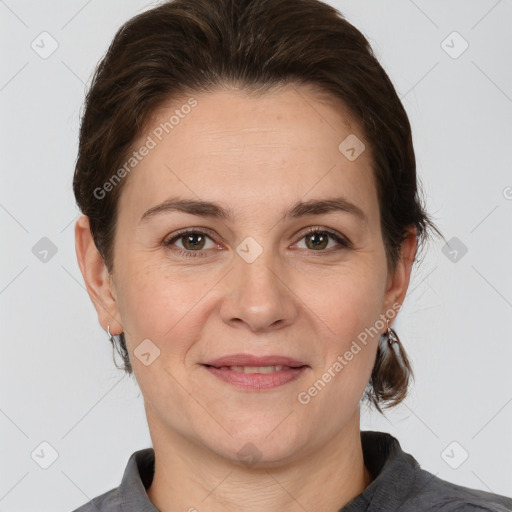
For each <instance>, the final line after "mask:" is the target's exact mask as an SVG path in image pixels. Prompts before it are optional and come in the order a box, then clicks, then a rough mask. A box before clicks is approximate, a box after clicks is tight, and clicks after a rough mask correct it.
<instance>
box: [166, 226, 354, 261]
mask: <svg viewBox="0 0 512 512" xmlns="http://www.w3.org/2000/svg"><path fill="white" fill-rule="evenodd" d="M312 233H322V234H327V235H329V237H331V238H332V239H333V240H335V241H336V242H338V243H339V244H340V245H341V246H342V248H343V249H351V248H352V243H351V242H350V241H349V240H348V239H347V238H345V237H344V236H342V235H340V234H339V233H337V232H336V231H333V230H331V229H327V228H311V229H309V230H308V231H306V232H305V233H303V234H302V236H301V238H300V239H299V241H300V240H302V239H303V238H305V237H306V236H308V235H310V234H312ZM197 234H199V235H206V236H208V238H210V239H211V240H212V241H213V238H212V236H211V235H210V234H209V233H208V232H206V231H200V230H191V229H185V230H183V231H179V232H178V233H176V234H175V235H174V236H173V237H172V238H170V239H169V240H166V241H164V242H163V245H164V246H165V247H168V246H171V245H172V244H173V243H174V242H176V241H177V240H179V239H180V238H183V237H184V236H186V235H197ZM306 250H307V249H306ZM338 250H341V249H335V251H338ZM173 251H175V252H177V253H178V254H179V255H181V256H185V257H187V258H205V257H207V255H206V254H204V253H205V251H204V250H197V251H187V250H184V249H180V248H178V249H173ZM308 252H312V253H314V252H319V253H327V254H331V253H332V252H333V250H332V248H331V250H319V251H313V250H311V251H308ZM319 256H321V254H319Z"/></svg>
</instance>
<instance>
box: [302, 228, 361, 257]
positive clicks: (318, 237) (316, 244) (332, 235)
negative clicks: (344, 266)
mask: <svg viewBox="0 0 512 512" xmlns="http://www.w3.org/2000/svg"><path fill="white" fill-rule="evenodd" d="M329 239H331V240H335V241H336V242H337V243H338V245H341V246H342V247H343V248H346V249H349V248H351V247H352V244H351V243H350V241H349V240H348V239H347V238H345V237H344V236H343V235H341V234H340V233H338V232H336V231H332V230H330V229H326V228H312V229H310V230H308V231H307V232H306V233H304V234H303V235H302V238H301V240H306V244H305V245H306V249H311V250H313V251H317V252H331V251H325V250H324V249H326V248H330V249H332V246H331V247H328V246H329ZM334 247H336V245H334ZM301 248H302V247H301Z"/></svg>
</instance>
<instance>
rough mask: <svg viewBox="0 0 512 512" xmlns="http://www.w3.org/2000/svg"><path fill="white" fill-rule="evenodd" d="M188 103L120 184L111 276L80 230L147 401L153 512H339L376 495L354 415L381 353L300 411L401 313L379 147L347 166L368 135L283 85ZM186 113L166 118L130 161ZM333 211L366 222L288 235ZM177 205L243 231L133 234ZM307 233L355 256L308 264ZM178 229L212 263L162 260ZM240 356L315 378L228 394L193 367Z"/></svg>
mask: <svg viewBox="0 0 512 512" xmlns="http://www.w3.org/2000/svg"><path fill="white" fill-rule="evenodd" d="M194 98H196V100H197V102H198V105H197V106H196V107H195V108H194V109H193V110H192V112H191V113H190V114H189V115H188V116H186V117H185V118H184V119H182V120H180V123H179V125H177V126H175V128H174V129H173V130H172V131H171V132H170V133H169V134H168V135H167V136H166V137H165V138H164V139H163V140H162V141H161V142H159V144H158V145H157V147H156V148H154V149H152V150H151V151H150V152H149V154H148V155H147V156H146V157H145V158H144V159H143V160H142V161H141V162H140V163H139V164H138V165H137V167H136V168H135V169H134V170H133V171H132V172H131V174H130V175H128V176H127V177H125V178H124V179H127V180H128V181H127V183H125V185H126V188H125V189H124V190H123V193H122V195H121V197H120V204H119V207H120V209H119V212H120V214H119V221H118V226H117V231H116V238H115V246H114V247H115V256H114V272H113V276H110V275H109V274H108V272H107V269H106V267H105V265H104V262H103V260H102V258H101V256H100V255H99V253H98V251H97V249H96V247H95V245H94V242H93V240H92V237H91V234H90V230H89V224H88V220H87V217H85V216H82V217H80V218H79V220H78V221H77V223H76V227H75V235H76V251H77V258H78V262H79V266H80V269H81V271H82V274H83V277H84V281H85V283H86V286H87V290H88V293H89V295H90V297H91V300H92V302H93V303H94V305H95V308H96V310H97V313H98V319H99V322H100V323H101V325H102V327H103V328H104V329H105V330H106V329H107V325H110V332H111V333H112V334H119V333H121V332H124V333H125V337H126V341H127V345H128V349H129V352H130V357H131V361H132V365H133V368H134V373H135V377H136V379H137V382H138V384H139V386H140V388H141V391H142V394H143V397H144V404H145V410H146V414H147V420H148V426H149V430H150V434H151V438H152V441H153V447H154V449H155V458H156V466H155V476H154V479H153V482H152V485H151V487H150V488H149V489H148V490H147V492H148V496H149V498H150V499H151V501H152V502H153V503H154V504H155V506H156V507H157V508H158V509H159V510H161V511H162V512H174V511H178V510H179V511H184V510H189V509H192V507H194V508H195V509H196V510H199V511H200V510H208V511H210V512H216V511H235V510H236V511H239V510H240V509H241V508H243V510H245V511H249V512H250V511H256V510H258V511H260V510H266V511H269V512H272V511H282V510H288V511H292V512H294V511H297V512H298V511H301V512H303V511H304V510H309V511H311V510H315V511H317V512H335V511H337V510H339V509H340V508H341V507H342V506H344V505H345V504H346V503H348V502H349V501H350V500H352V499H353V498H354V497H355V496H357V495H358V494H360V493H361V492H362V491H363V490H364V489H365V487H366V486H367V485H368V484H369V483H370V482H371V479H372V477H371V475H370V473H369V472H368V470H367V469H366V467H365V466H364V463H363V454H362V448H361V442H360V427H359V420H360V410H359V402H360V399H361V396H362V395H363V392H364V389H365V386H366V384H367V382H368V380H369V378H370V374H371V370H372V368H373V364H374V361H375V356H376V350H377V346H378V336H375V337H374V338H373V339H371V338H370V340H369V342H368V344H367V345H366V346H363V348H362V350H361V351H360V352H359V353H358V354H357V355H355V356H354V358H353V359H352V361H350V362H349V364H347V365H346V366H345V367H344V368H343V370H342V371H341V372H339V373H338V374H337V375H336V377H335V378H333V379H332V380H331V381H330V382H329V383H328V384H327V385H326V386H325V387H324V388H323V389H322V391H321V392H319V393H318V394H317V396H315V397H313V398H312V399H311V401H310V402H309V403H308V404H307V405H303V404H301V403H300V402H299V401H298V399H297V396H298V394H299V393H300V392H301V391H305V390H307V389H308V388H309V387H310V386H311V385H312V384H313V383H314V382H315V381H316V380H317V379H319V378H320V377H321V376H322V374H323V373H324V372H325V371H326V370H327V368H329V367H330V366H332V364H333V363H334V362H335V361H336V360H337V357H338V356H339V355H342V354H344V353H345V352H346V350H348V349H349V347H350V345H351V343H352V341H353V340H355V339H356V338H357V336H358V334H359V333H361V332H362V331H364V329H365V328H369V327H370V326H373V325H375V323H376V321H377V320H378V319H379V318H381V316H380V315H384V314H385V313H386V312H389V310H390V308H392V306H393V304H396V303H398V304H401V303H402V301H403V299H404V297H405V294H406V291H407V287H408V284H409V278H410V272H411V266H412V263H413V260H414V257H415V253H416V246H417V239H416V235H415V231H414V230H413V229H411V230H410V231H409V236H408V237H407V239H406V240H405V241H404V243H403V245H402V258H401V260H400V261H399V263H398V265H397V267H396V270H395V271H394V272H393V273H391V272H390V271H389V270H388V266H387V260H386V254H385V250H384V243H383V239H382V233H381V229H380V212H379V208H378V201H377V190H376V187H375V181H374V176H373V171H372V167H371V166H372V155H371V150H370V147H369V144H366V150H365V151H364V152H363V153H362V154H361V155H360V156H359V157H358V158H357V159H356V160H354V161H349V160H348V159H347V158H346V157H345V156H344V155H343V154H342V153H341V152H340V151H339V150H338V146H339V144H340V143H341V142H342V141H343V140H344V139H345V138H346V137H347V136H348V135H350V134H355V135H356V136H357V137H358V138H359V139H361V140H363V141H364V136H363V133H362V131H361V130H360V127H359V126H358V124H357V123H356V122H354V121H353V120H351V119H350V117H349V116H348V115H347V113H346V112H345V110H344V109H342V108H341V107H340V108H336V107H335V106H334V104H333V103H329V102H326V101H322V100H321V99H320V98H319V97H318V96H317V95H315V94H314V91H313V90H310V89H309V88H308V87H306V86H304V85H301V86H287V87H286V88H283V89H282V90H279V91H273V92H270V93H266V94H265V95H264V96H259V97H254V96H249V95H247V94H246V93H244V92H242V91H234V90H230V91H228V90H222V91H221V90H219V91H217V92H213V93H204V94H200V95H199V94H198V95H194ZM185 101H186V99H185V100H184V101H183V103H179V102H175V103H173V104H172V106H169V105H167V106H165V107H164V108H162V109H160V110H159V111H158V112H156V113H155V115H154V116H153V118H152V122H151V124H150V126H149V128H148V129H147V131H146V133H144V134H143V135H142V136H141V138H140V141H138V142H137V143H136V144H134V147H140V144H142V143H143V141H144V140H146V136H147V135H148V134H150V133H151V131H150V130H151V129H152V128H154V126H157V125H158V123H159V122H162V121H165V120H167V119H169V117H170V116H171V115H172V113H173V112H174V110H175V109H176V108H179V107H180V105H182V104H184V103H185ZM138 144H139V145H138ZM339 195H343V197H344V198H346V199H347V200H348V201H350V202H352V203H354V204H356V205H357V206H358V207H359V208H361V209H362V210H363V211H364V213H365V215H366V216H367V219H368V222H367V223H366V224H365V223H364V222H362V221H360V220H358V219H357V217H356V216H355V215H353V214H350V213H346V212H331V213H324V214H321V215H307V216H304V217H301V218H298V219H286V220H283V213H284V211H285V210H286V209H288V208H289V207H290V206H291V205H292V204H293V203H295V202H296V201H298V200H303V201H305V200H310V199H325V198H330V197H333V196H339ZM171 196H179V197H180V198H187V199H201V200H207V201H215V202H217V203H219V204H221V205H223V206H225V207H228V208H232V210H233V212H234V217H233V219H232V220H230V221H225V220H220V219H216V218H209V217H199V216H196V215H192V214H189V213H183V212H167V213H165V214H162V215H160V216H155V217H154V218H151V220H148V221H147V222H142V223H140V222H139V221H140V218H141V216H142V214H143V213H144V212H145V211H146V210H148V209H149V208H151V207H153V206H155V205H157V204H159V203H161V202H163V201H164V200H166V199H167V198H169V197H171ZM310 227H319V228H330V229H332V230H335V231H336V232H338V233H339V234H341V235H343V236H345V237H347V238H348V239H349V240H350V241H351V243H352V247H351V248H346V247H343V246H342V245H340V244H338V242H336V241H335V240H334V239H331V238H329V239H328V245H327V242H325V243H324V244H320V245H321V247H320V249H315V247H314V245H313V244H312V243H311V242H312V241H314V240H312V236H311V235H309V236H305V234H304V232H305V231H306V229H307V228H310ZM183 228H195V229H198V230H200V228H208V229H209V230H210V233H208V232H207V233H206V235H208V237H209V238H206V240H205V242H203V245H202V246H201V244H199V245H200V247H202V248H200V249H199V250H200V251H202V253H203V256H205V257H203V258H201V257H196V258H193V257H185V256H182V255H179V254H178V252H177V250H179V249H181V250H187V249H188V251H189V252H193V251H194V250H195V251H196V253H197V251H198V249H194V248H193V247H194V246H191V244H188V245H187V239H186V237H182V238H181V239H178V240H177V241H175V242H174V245H173V246H168V247H166V246H164V242H165V241H166V240H169V239H170V238H171V237H172V236H171V235H173V233H175V232H176V231H178V230H179V229H183ZM248 236H251V237H253V238H254V239H255V240H256V241H257V242H258V243H259V245H260V246H261V247H262V248H263V252H262V254H261V255H260V256H259V257H257V258H256V259H255V260H254V261H253V262H252V263H248V262H247V261H245V260H244V259H243V258H241V257H240V256H239V255H238V254H237V252H236V248H237V246H238V245H239V244H240V243H241V242H242V241H243V240H244V239H245V238H246V237H248ZM313 237H314V235H313ZM308 241H309V244H308ZM196 243H197V242H196ZM191 247H192V248H191ZM322 251H323V252H322ZM391 323H392V322H390V325H391ZM385 330H386V326H384V327H383V328H382V329H380V332H384V331H385ZM147 338H149V339H150V340H151V341H152V343H154V344H155V345H156V346H157V347H158V348H159V350H160V355H159V357H157V358H156V359H155V360H154V361H153V362H152V363H151V364H150V365H149V366H145V365H144V364H143V363H142V362H141V361H140V360H139V359H138V358H137V357H134V355H133V351H134V350H135V349H136V348H137V346H138V345H139V344H140V343H141V341H142V340H144V339H147ZM238 352H245V353H252V354H257V355H266V354H281V355H286V356H291V357H295V358H297V359H299V360H301V361H303V362H305V363H307V364H308V365H309V366H310V368H309V369H308V370H307V371H306V372H305V373H304V374H303V375H302V376H301V377H300V378H299V379H298V380H295V381H293V382H291V383H288V384H285V385H283V386H280V387H277V388H274V389H271V390H266V391H259V392H258V391H243V390H239V389H237V388H235V387H233V386H231V385H230V384H227V383H224V382H222V381H220V380H219V379H217V378H216V377H214V376H212V375H211V374H210V373H209V372H208V371H207V370H205V368H204V367H203V366H201V364H200V363H203V362H206V361H208V360H212V359H215V358H218V357H221V356H224V355H228V354H233V353H238ZM249 442H250V443H252V444H253V445H254V446H255V447H257V450H258V452H259V454H260V456H261V458H260V459H259V461H258V462H257V463H256V464H254V465H252V466H250V467H249V466H248V465H246V464H244V463H242V462H240V460H239V459H238V456H237V453H238V451H239V450H240V449H241V448H242V447H244V445H246V443H249ZM192 510H193V509H192Z"/></svg>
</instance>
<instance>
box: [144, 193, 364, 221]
mask: <svg viewBox="0 0 512 512" xmlns="http://www.w3.org/2000/svg"><path fill="white" fill-rule="evenodd" d="M168 212H183V213H189V214H191V215H198V216H200V217H213V218H218V219H221V220H224V221H230V220H232V219H233V218H234V212H233V210H232V209H231V208H224V207H223V206H221V205H219V204H218V203H215V202H210V201H200V200H196V199H180V198H177V197H171V198H169V199H167V200H166V201H164V202H163V203H160V204H158V205H156V206H153V207H152V208H150V209H149V210H147V211H146V212H144V214H143V215H142V217H141V218H140V221H139V224H140V223H142V222H143V221H146V220H148V219H150V218H151V217H155V216H156V215H160V214H163V213H168ZM331 212H345V213H349V214H351V215H354V216H355V217H356V218H358V219H359V220H360V221H362V222H363V223H364V224H368V217H367V216H366V214H365V213H364V211H363V210H362V209H361V208H359V207H358V206H356V205H355V204H354V203H351V202H350V201H348V200H346V199H345V198H343V197H333V198H328V199H311V200H309V201H297V202H296V203H295V204H294V205H293V206H292V207H291V208H290V209H289V210H287V211H286V212H284V215H283V221H284V220H286V219H287V218H294V219H296V218H299V217H303V216H306V215H322V214H324V213H331Z"/></svg>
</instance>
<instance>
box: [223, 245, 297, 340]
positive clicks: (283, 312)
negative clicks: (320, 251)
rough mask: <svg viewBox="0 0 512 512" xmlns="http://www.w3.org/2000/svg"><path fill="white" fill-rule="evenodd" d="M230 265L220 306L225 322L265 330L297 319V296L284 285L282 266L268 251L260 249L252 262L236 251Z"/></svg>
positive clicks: (254, 330) (278, 327) (233, 325)
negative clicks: (258, 254) (231, 267)
mask: <svg viewBox="0 0 512 512" xmlns="http://www.w3.org/2000/svg"><path fill="white" fill-rule="evenodd" d="M233 266H234V268H233V269H232V270H231V272H229V273H228V274H227V276H226V282H225V286H226V288H225V290H226V295H225V297H224V300H223V302H222V306H221V308H220V314H221V317H222V320H223V321H224V322H225V323H227V324H230V325H231V326H232V327H236V326H240V327H242V326H244V327H245V328H247V329H250V330H251V331H253V332H265V331H272V330H277V329H282V328H283V327H285V326H287V325H290V324H292V323H293V322H294V321H295V320H296V318H297V315H298V307H297V306H298V300H299V299H298V298H297V297H296V295H295V294H294V292H293V290H292V289H291V287H290V286H289V285H288V284H287V281H288V280H289V279H286V277H287V275H288V274H287V273H286V272H285V270H284V267H283V266H282V265H281V266H280V265H278V264H276V262H275V261H274V259H273V257H272V254H271V252H270V251H263V253H262V254H260V256H258V257H257V258H256V259H255V260H254V261H252V262H251V263H248V262H247V261H245V260H244V259H243V258H242V257H240V256H239V255H238V254H236V255H235V256H234V261H233ZM285 274H286V275H285Z"/></svg>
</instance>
